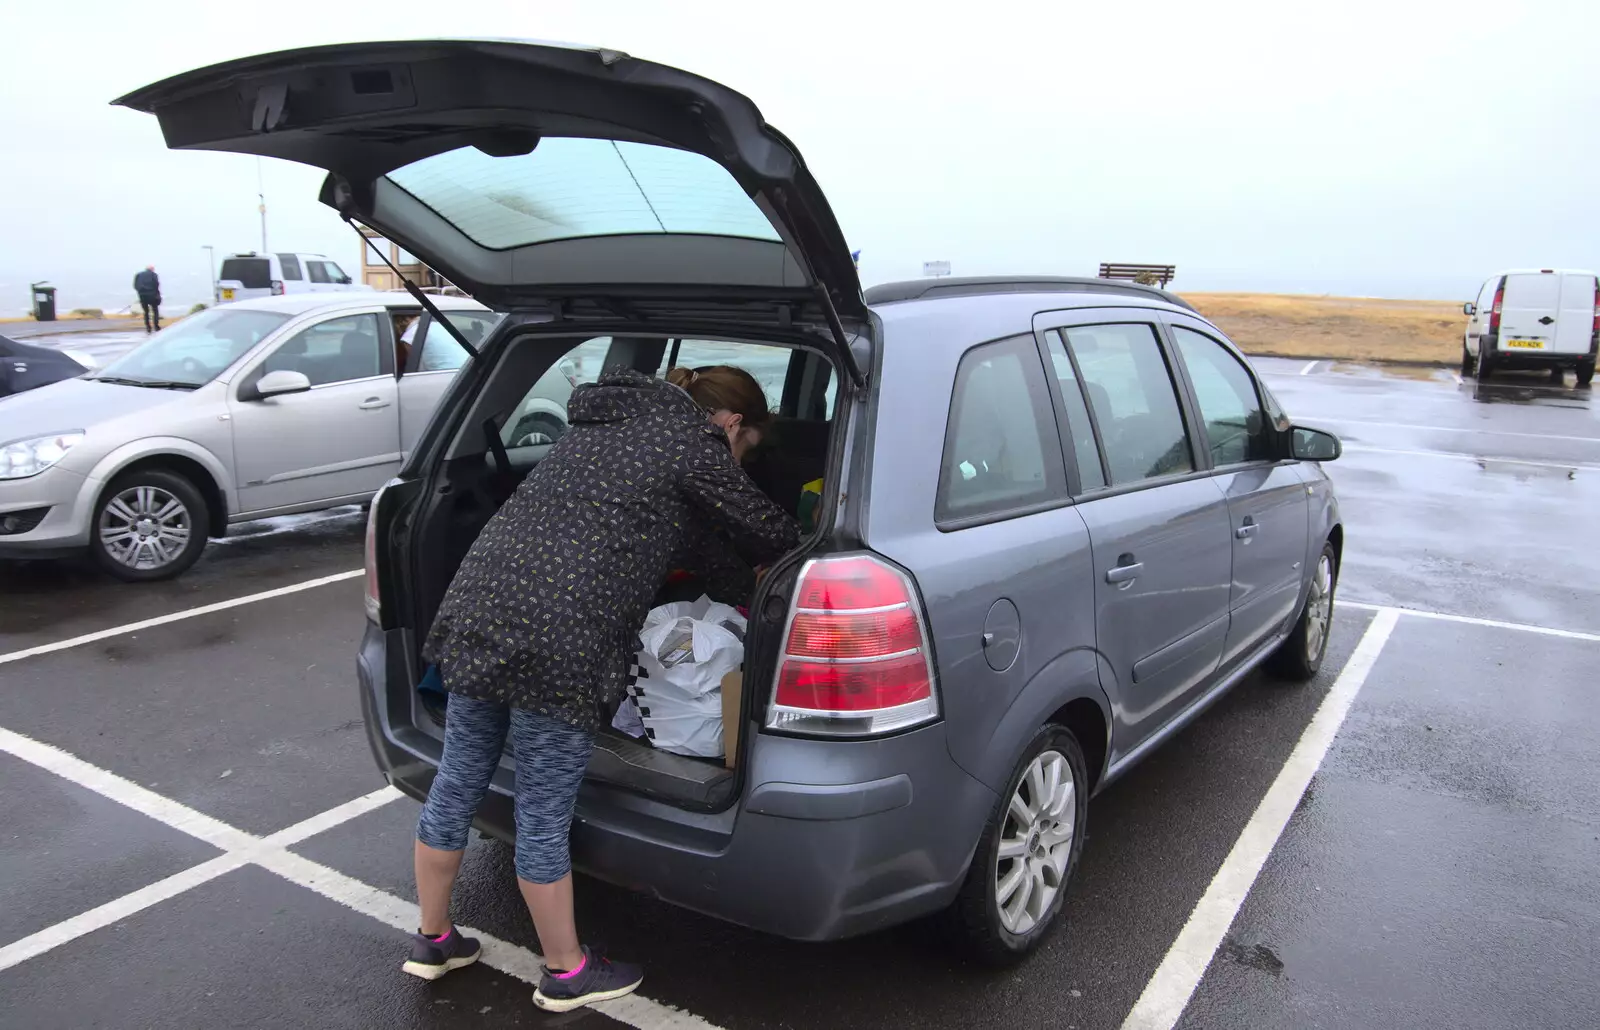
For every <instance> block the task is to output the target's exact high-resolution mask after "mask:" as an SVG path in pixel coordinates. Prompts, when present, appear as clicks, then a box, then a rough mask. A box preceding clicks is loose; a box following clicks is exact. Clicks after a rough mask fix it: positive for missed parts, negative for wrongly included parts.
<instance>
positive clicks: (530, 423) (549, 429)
mask: <svg viewBox="0 0 1600 1030" xmlns="http://www.w3.org/2000/svg"><path fill="white" fill-rule="evenodd" d="M566 431H567V424H566V423H565V422H563V421H561V420H560V419H559V418H556V417H555V416H554V415H547V414H545V413H543V412H539V413H537V414H533V415H527V416H525V417H523V419H522V420H521V421H519V422H518V423H517V428H516V430H515V431H514V432H513V433H512V434H511V446H513V447H521V446H523V441H524V440H529V439H530V438H533V439H532V440H531V443H533V444H543V443H555V442H556V441H557V440H559V439H561V435H562V434H563V433H565V432H566ZM541 437H542V439H539V438H541Z"/></svg>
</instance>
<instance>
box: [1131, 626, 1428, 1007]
mask: <svg viewBox="0 0 1600 1030" xmlns="http://www.w3.org/2000/svg"><path fill="white" fill-rule="evenodd" d="M1399 619H1400V614H1399V612H1397V611H1395V610H1394V609H1387V610H1384V611H1380V612H1379V613H1378V615H1377V617H1376V618H1375V619H1373V620H1372V623H1371V625H1369V626H1368V627H1367V631H1366V633H1365V634H1363V635H1362V637H1361V642H1360V643H1359V644H1357V645H1356V649H1355V652H1354V653H1353V654H1352V655H1351V656H1350V660H1349V661H1348V662H1346V663H1345V667H1344V669H1343V670H1342V671H1341V672H1340V673H1339V678H1338V679H1336V680H1335V681H1334V683H1333V686H1332V687H1331V688H1330V689H1329V690H1328V696H1327V697H1325V698H1323V699H1322V704H1321V705H1319V706H1318V707H1317V714H1316V715H1314V716H1312V717H1311V722H1310V724H1309V725H1307V726H1306V729H1305V732H1304V733H1302V734H1301V735H1300V742H1299V743H1297V744H1296V745H1295V748H1294V751H1293V752H1292V753H1291V754H1290V755H1289V760H1288V761H1287V762H1285V763H1284V765H1283V768H1282V769H1281V770H1279V771H1278V776H1277V778H1276V779H1275V780H1273V781H1272V786H1271V787H1269V788H1268V789H1267V794H1266V796H1265V797H1263V798H1262V799H1261V803H1260V804H1259V805H1257V806H1256V810H1255V814H1254V815H1252V816H1251V817H1250V821H1249V822H1248V823H1247V824H1245V828H1244V832H1243V833H1241V834H1240V835H1239V839H1238V840H1237V841H1236V842H1235V843H1234V845H1233V850H1231V851H1230V852H1228V857H1227V858H1226V859H1224V860H1223V863H1222V868H1221V869H1218V870H1217V875H1216V876H1215V877H1213V878H1212V880H1211V885H1210V886H1209V887H1207V888H1206V892H1205V894H1204V895H1203V896H1202V897H1201V898H1200V901H1199V902H1198V903H1197V904H1196V905H1195V907H1194V911H1193V912H1191V913H1190V914H1189V921H1188V922H1187V923H1185V924H1184V926H1183V929H1182V930H1181V931H1180V932H1179V933H1178V937H1177V940H1175V941H1173V942H1172V947H1171V948H1170V949H1168V951H1167V955H1166V958H1164V959H1162V960H1161V965H1160V966H1158V967H1157V968H1156V971H1155V975H1153V976H1152V977H1151V978H1150V982H1149V983H1147V984H1146V985H1145V988H1144V993H1143V994H1141V995H1139V1000H1138V1001H1137V1002H1135V1003H1134V1006H1133V1009H1132V1010H1131V1011H1130V1012H1129V1013H1128V1017H1127V1019H1126V1020H1124V1021H1123V1024H1122V1030H1171V1028H1172V1027H1173V1026H1175V1025H1176V1024H1177V1022H1178V1019H1179V1017H1181V1016H1182V1015H1183V1010H1184V1008H1185V1007H1186V1006H1187V1005H1188V1004H1189V999H1190V997H1192V996H1193V995H1194V990H1195V988H1196V987H1197V986H1199V984H1200V978H1201V977H1202V976H1204V975H1205V971H1206V967H1207V966H1208V965H1210V964H1211V957H1212V955H1214V954H1215V953H1216V950H1217V947H1218V946H1219V945H1221V944H1222V939H1223V937H1224V936H1226V934H1227V932H1228V928H1229V927H1230V926H1232V925H1233V919H1234V917H1235V916H1236V915H1238V913H1239V907H1240V906H1241V905H1243V904H1244V899H1245V896H1246V895H1247V894H1249V893H1250V888H1251V886H1252V885H1253V884H1254V883H1255V881H1256V877H1257V876H1259V875H1260V873H1261V867H1262V866H1263V865H1264V864H1266V861H1267V856H1268V855H1270V854H1271V853H1272V848H1273V846H1274V845H1276V844H1277V842H1278V838H1279V837H1280V836H1281V835H1282V834H1283V829H1284V827H1285V826H1287V825H1288V823H1289V817H1290V816H1291V815H1293V814H1294V810H1295V808H1296V806H1298V805H1299V804H1300V799H1301V797H1302V796H1304V794H1305V792H1306V788H1307V787H1308V786H1310V784H1311V777H1312V776H1314V775H1315V774H1316V771H1317V769H1318V767H1319V766H1321V765H1322V759H1323V756H1325V755H1326V754H1327V753H1328V747H1329V746H1330V745H1331V744H1332V743H1333V738H1334V735H1335V734H1337V733H1338V732H1339V727H1340V725H1342V724H1343V723H1344V719H1345V716H1346V715H1347V714H1349V712H1350V706H1351V704H1352V703H1354V701H1355V699H1356V694H1357V693H1359V692H1360V690H1361V685H1362V684H1363V683H1365V682H1366V679H1367V674H1368V673H1370V672H1371V671H1372V667H1373V665H1374V664H1376V663H1377V661H1378V655H1379V654H1380V653H1382V651H1383V645H1384V644H1385V643H1387V642H1388V640H1389V634H1391V633H1393V632H1394V627H1395V623H1397V622H1398V621H1399Z"/></svg>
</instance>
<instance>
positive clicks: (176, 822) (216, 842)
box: [0, 728, 256, 851]
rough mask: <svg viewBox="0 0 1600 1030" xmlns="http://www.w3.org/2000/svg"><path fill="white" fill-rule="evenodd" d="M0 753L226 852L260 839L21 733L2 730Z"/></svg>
mask: <svg viewBox="0 0 1600 1030" xmlns="http://www.w3.org/2000/svg"><path fill="white" fill-rule="evenodd" d="M0 751H4V752H6V753H7V754H10V755H14V756H16V757H17V758H20V759H22V760H23V761H24V762H28V763H29V764H31V765H36V766H38V767H39V768H41V769H44V770H46V771H48V772H53V773H55V774H56V775H57V776H59V777H61V778H62V779H64V780H67V781H68V782H70V783H76V784H77V785H78V786H80V787H84V788H86V789H88V790H92V791H94V792H95V793H96V794H99V795H100V796H101V797H106V798H110V799H111V800H112V801H115V802H116V803H117V804H119V805H125V806H126V807H128V808H131V809H133V810H134V811H135V812H138V813H139V814H140V815H146V816H149V817H150V818H152V819H154V820H156V821H157V822H162V823H165V824H167V825H168V826H170V827H172V828H173V829H174V830H179V831H181V832H183V833H187V834H188V835H189V836H191V837H198V838H200V839H201V840H203V841H205V842H206V843H207V844H210V845H212V846H213V847H216V848H221V849H222V850H223V851H238V850H240V849H241V848H246V847H249V846H250V845H251V844H253V843H255V840H256V838H255V837H254V836H253V835H251V834H248V833H246V832H244V831H243V830H236V829H234V828H233V827H232V826H229V825H228V824H227V823H224V822H222V821H221V820H218V819H213V818H211V817H210V816H209V815H204V814H202V813H200V812H196V811H195V810H194V809H192V808H190V807H189V806H188V805H182V804H179V803H178V802H176V801H173V800H172V799H171V798H165V797H162V796H161V795H160V794H157V793H156V792H155V791H153V790H148V789H146V788H144V787H141V786H139V785H138V784H137V783H134V782H133V781H132V780H127V779H123V778H122V777H121V776H118V775H117V774H116V773H113V772H107V771H106V770H104V769H102V768H100V767H99V766H96V765H90V764H89V763H88V762H85V761H84V760H83V759H81V758H79V757H77V756H76V755H71V754H68V753H67V752H65V751H63V750H61V749H60V748H58V747H52V746H51V745H49V744H41V743H40V742H39V741H37V740H34V739H33V738H32V737H24V736H23V735H22V734H20V733H13V732H11V731H10V730H8V729H4V728H0Z"/></svg>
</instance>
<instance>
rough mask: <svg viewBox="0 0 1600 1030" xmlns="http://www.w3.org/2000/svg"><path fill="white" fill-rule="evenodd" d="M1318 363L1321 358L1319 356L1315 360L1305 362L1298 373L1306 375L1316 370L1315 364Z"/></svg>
mask: <svg viewBox="0 0 1600 1030" xmlns="http://www.w3.org/2000/svg"><path fill="white" fill-rule="evenodd" d="M1320 364H1322V360H1321V359H1320V358H1319V359H1317V360H1316V361H1308V362H1306V367H1305V368H1302V369H1301V370H1300V374H1301V375H1303V376H1308V375H1310V374H1311V373H1313V372H1315V371H1316V370H1317V366H1318V365H1320Z"/></svg>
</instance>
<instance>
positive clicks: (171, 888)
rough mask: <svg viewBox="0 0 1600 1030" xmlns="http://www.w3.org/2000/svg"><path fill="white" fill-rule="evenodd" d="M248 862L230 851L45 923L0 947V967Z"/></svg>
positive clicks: (19, 961)
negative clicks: (34, 930)
mask: <svg viewBox="0 0 1600 1030" xmlns="http://www.w3.org/2000/svg"><path fill="white" fill-rule="evenodd" d="M249 861H250V860H249V858H248V857H246V856H245V855H244V854H243V853H242V852H237V851H230V852H229V853H227V854H225V855H218V856H217V857H216V858H213V859H211V860H210V861H208V862H202V863H200V864H199V865H197V866H190V867H189V868H188V869H185V870H183V871H182V872H180V873H174V874H172V875H171V876H169V877H167V878H166V879H164V880H157V881H156V882H155V883H152V884H150V885H149V886H146V887H141V888H139V889H138V890H136V891H134V892H133V893H131V894H124V895H123V896H122V897H120V898H113V899H112V900H111V901H108V902H106V903H105V904H104V905H101V906H99V907H98V908H91V909H90V910H89V911H87V912H81V913H79V914H78V915H75V916H73V917H72V918H71V919H65V920H62V921H61V922H59V923H56V924H55V925H53V926H47V927H45V928H44V929H43V930H40V931H39V932H38V933H34V934H29V935H28V936H27V937H24V938H22V939H21V940H20V941H15V942H13V943H11V944H7V945H6V946H5V947H3V948H0V970H5V969H10V968H11V967H12V966H14V965H17V964H18V963H21V962H26V961H28V959H30V958H37V957H39V956H40V955H43V954H44V953H45V952H47V951H50V950H51V949H53V948H59V947H61V946H62V945H63V944H70V943H72V942H73V941H75V940H77V939H78V938H79V937H82V936H84V935H86V934H90V933H93V932H94V931H96V930H101V929H104V928H105V927H108V926H111V925H112V924H114V923H120V922H121V921H122V920H124V919H126V918H128V917H129V916H131V915H135V914H137V913H139V912H143V911H144V910H145V909H147V908H149V907H150V906H151V905H157V904H160V903H161V902H163V901H167V900H169V899H171V898H175V897H177V896H178V895H180V894H182V893H183V892H184V891H187V890H192V889H193V888H195V887H198V886H200V885H201V884H203V883H210V882H211V881H212V880H215V879H216V878H217V877H219V876H221V875H222V874H224V873H231V872H233V871H234V870H235V869H238V868H240V867H241V866H245V865H248V864H249Z"/></svg>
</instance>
